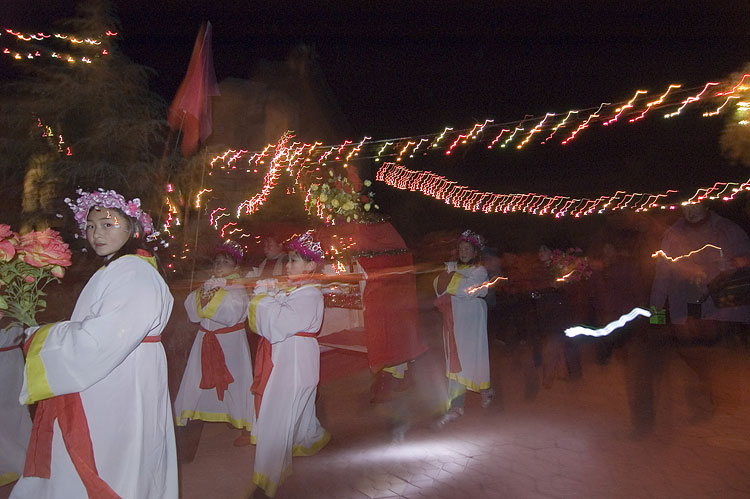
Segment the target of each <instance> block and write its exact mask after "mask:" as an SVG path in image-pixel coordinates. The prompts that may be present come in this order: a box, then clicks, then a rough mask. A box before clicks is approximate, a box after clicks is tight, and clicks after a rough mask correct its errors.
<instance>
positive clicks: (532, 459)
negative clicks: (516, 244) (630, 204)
mask: <svg viewBox="0 0 750 499" xmlns="http://www.w3.org/2000/svg"><path fill="white" fill-rule="evenodd" d="M423 312H424V313H423V314H422V315H423V317H422V318H423V324H422V325H423V333H424V337H425V340H426V341H427V343H428V344H429V346H430V351H429V352H428V353H427V354H425V355H424V356H423V357H422V358H420V359H418V360H417V361H416V362H415V363H413V365H412V368H411V374H412V375H413V385H412V386H411V388H410V389H409V390H408V391H406V392H404V394H403V395H402V396H400V397H398V398H396V399H395V400H393V401H392V402H390V403H388V404H384V405H379V406H374V405H371V404H370V402H369V398H370V394H369V383H370V374H369V372H368V371H367V368H366V366H365V364H364V362H363V360H362V359H360V358H357V357H352V356H351V355H347V354H344V353H340V352H335V351H334V352H330V353H326V354H324V355H323V357H322V364H323V367H322V370H323V376H324V378H325V380H324V381H323V383H322V384H321V386H320V400H319V417H320V419H321V422H322V423H323V424H324V426H325V427H326V428H327V429H328V430H329V431H330V432H331V434H332V435H333V438H332V440H331V442H330V444H329V445H328V446H327V447H326V448H324V449H323V450H322V451H321V452H320V453H318V454H317V455H315V456H312V457H307V458H295V461H294V472H293V474H292V475H291V477H290V478H289V479H288V480H287V481H286V482H285V483H284V484H283V486H282V488H281V489H280V491H279V494H278V496H277V497H279V498H281V499H284V498H326V499H328V498H368V497H378V498H386V497H407V498H422V497H425V498H464V497H466V498H479V497H498V498H499V497H503V498H555V497H561V498H563V497H583V498H603V497H606V498H610V497H611V498H619V497H622V498H652V497H653V498H665V497H675V498H676V497H680V498H692V497H695V498H705V497H717V498H718V497H721V498H741V497H743V498H744V497H750V431H748V429H747V428H748V423H750V350H748V349H745V348H741V347H740V348H733V349H730V348H725V347H721V348H719V349H717V350H716V354H715V356H714V358H715V359H714V360H715V362H716V365H715V367H716V369H715V376H713V380H714V383H715V385H716V386H718V387H719V388H721V389H722V391H723V392H724V393H731V394H733V403H731V404H728V405H726V406H724V405H719V406H717V407H716V411H715V413H714V414H713V415H712V416H711V417H706V418H702V419H700V420H696V419H695V418H693V417H692V416H691V413H690V411H689V410H688V407H687V405H686V403H685V388H686V387H687V386H688V382H689V381H690V379H691V376H694V374H693V373H692V372H691V371H690V370H689V369H688V368H687V366H686V365H685V364H684V363H683V362H682V361H681V360H679V358H678V357H676V356H675V355H673V353H668V355H667V357H666V359H665V360H666V362H665V363H664V367H663V372H662V374H661V378H660V382H659V385H658V389H657V404H656V426H655V428H654V430H653V432H651V433H650V434H648V435H640V434H634V433H633V431H632V427H631V424H630V421H631V417H630V410H629V404H628V393H629V390H628V386H629V383H630V381H628V380H629V374H628V373H629V367H630V366H631V365H632V363H633V359H632V353H631V352H629V350H628V349H627V348H623V349H619V350H616V351H615V354H614V357H613V359H612V360H611V362H610V363H609V364H608V365H606V366H600V365H598V364H596V363H595V362H594V361H593V353H592V352H591V351H590V349H584V351H583V376H582V378H580V379H577V380H575V381H566V380H556V381H555V383H554V384H553V385H552V386H551V387H550V388H544V387H540V384H539V382H538V381H539V380H540V378H539V374H540V373H539V372H538V369H535V368H534V367H533V365H532V363H531V356H530V353H529V351H528V348H526V347H525V346H524V345H520V346H516V347H514V348H510V347H507V346H502V345H499V344H493V346H492V349H491V358H492V380H493V383H494V385H495V387H496V389H499V393H498V396H497V398H496V401H495V403H494V404H493V405H492V406H491V407H490V408H489V409H482V408H480V406H479V397H478V396H473V397H472V396H470V397H469V398H468V401H467V410H466V415H465V416H464V417H463V418H461V419H459V420H457V421H455V422H453V423H451V424H450V425H449V426H447V427H445V428H444V429H442V430H436V429H434V428H433V425H432V422H433V418H434V415H435V409H436V407H437V406H438V402H439V399H440V398H441V387H442V386H443V383H444V377H443V374H442V372H443V366H442V353H441V351H440V339H439V336H438V332H439V329H438V328H437V325H439V318H438V317H437V315H436V314H434V312H432V311H427V310H425V311H423ZM407 428H408V431H406V432H405V434H404V430H406V429H407ZM402 434H403V435H404V438H403V441H398V440H399V437H400V436H401V435H402ZM236 435H237V432H236V430H233V429H231V428H229V427H227V426H226V425H223V424H209V425H206V426H205V428H204V430H203V435H202V439H201V442H200V446H199V448H198V452H197V455H196V458H195V460H194V461H193V462H192V463H190V464H186V465H183V466H182V468H181V475H180V479H181V487H182V498H183V499H197V498H201V499H205V498H240V497H243V494H244V493H246V492H247V491H248V490H250V489H249V481H250V477H251V474H252V468H253V454H254V448H253V447H245V448H235V447H233V446H232V441H233V439H234V438H235V437H236ZM394 440H396V441H394ZM9 488H10V487H4V488H2V489H0V498H4V497H7V494H8V493H9Z"/></svg>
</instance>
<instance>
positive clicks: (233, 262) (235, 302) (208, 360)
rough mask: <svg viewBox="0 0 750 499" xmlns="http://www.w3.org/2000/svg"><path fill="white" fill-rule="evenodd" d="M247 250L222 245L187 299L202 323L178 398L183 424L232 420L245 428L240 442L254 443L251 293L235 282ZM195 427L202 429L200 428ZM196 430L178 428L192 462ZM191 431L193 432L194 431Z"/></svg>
mask: <svg viewBox="0 0 750 499" xmlns="http://www.w3.org/2000/svg"><path fill="white" fill-rule="evenodd" d="M243 254H244V253H243V250H242V247H241V246H240V245H239V244H237V243H236V242H234V241H227V242H225V243H224V244H223V245H222V246H220V247H219V248H217V249H216V250H215V256H214V261H213V272H212V274H211V278H210V279H208V280H207V281H206V282H204V283H203V285H202V286H201V287H200V288H198V289H196V290H194V291H193V292H192V293H190V294H189V295H188V297H187V299H186V300H185V310H186V311H187V314H188V318H189V319H190V321H191V322H197V323H199V324H200V329H199V330H198V334H197V335H196V337H195V341H194V342H193V347H192V349H191V351H190V356H189V357H188V362H187V367H186V368H185V374H184V375H183V377H182V382H181V383H180V389H179V391H178V392H177V398H176V399H175V402H174V412H175V419H176V424H177V426H178V430H179V427H184V426H186V425H187V424H188V422H195V421H208V422H225V423H229V424H230V425H232V426H233V427H235V428H237V429H239V430H241V431H242V433H241V434H240V435H239V436H238V437H237V439H236V440H235V441H234V445H235V446H242V445H249V444H250V443H251V438H250V429H251V428H252V424H253V421H254V420H255V411H254V408H253V397H252V394H251V393H250V386H251V384H252V378H253V366H252V362H251V360H250V349H249V347H248V344H247V339H246V336H245V335H246V333H245V324H244V323H245V319H247V306H248V303H249V302H250V298H249V297H248V295H247V292H246V291H245V288H244V287H242V286H237V285H232V284H231V280H232V279H239V278H240V264H241V263H242V259H243ZM193 432H195V433H197V434H198V436H199V435H200V431H199V430H193ZM193 432H189V431H184V432H182V431H178V436H180V435H181V434H182V435H186V437H185V438H184V439H180V441H178V444H179V445H178V449H179V450H180V457H181V459H183V460H184V461H187V462H189V461H192V458H193V456H194V455H195V450H196V448H197V441H196V440H197V437H195V435H194V433H193ZM191 433H193V435H192V436H193V438H189V436H188V435H190V434H191Z"/></svg>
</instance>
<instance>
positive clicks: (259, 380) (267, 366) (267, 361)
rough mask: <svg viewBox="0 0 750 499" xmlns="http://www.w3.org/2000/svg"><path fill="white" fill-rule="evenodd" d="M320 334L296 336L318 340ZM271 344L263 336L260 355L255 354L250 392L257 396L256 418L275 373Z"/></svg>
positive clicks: (298, 334)
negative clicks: (267, 386)
mask: <svg viewBox="0 0 750 499" xmlns="http://www.w3.org/2000/svg"><path fill="white" fill-rule="evenodd" d="M318 334H319V332H318V333H297V334H295V335H294V336H303V337H305V338H317V337H318ZM271 351H272V346H271V342H270V341H268V339H266V338H264V337H263V336H260V337H259V340H258V353H257V354H255V368H254V369H253V384H252V386H251V387H250V391H251V392H253V394H254V395H255V417H256V418H257V417H258V416H259V415H260V404H261V402H262V401H263V393H264V392H265V391H266V385H267V384H268V379H269V378H270V377H271V371H273V360H272V357H271Z"/></svg>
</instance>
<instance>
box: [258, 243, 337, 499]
mask: <svg viewBox="0 0 750 499" xmlns="http://www.w3.org/2000/svg"><path fill="white" fill-rule="evenodd" d="M288 247H289V253H288V257H289V259H288V262H287V265H286V267H287V274H289V281H288V284H289V286H288V287H285V288H281V289H280V288H279V287H278V282H277V281H275V280H262V281H259V282H258V283H257V285H256V288H255V294H254V295H253V297H252V299H251V300H250V305H249V308H248V322H249V323H250V328H251V329H252V330H253V331H254V332H256V333H257V334H258V335H259V336H261V340H260V343H259V349H258V356H257V360H256V364H255V378H254V380H253V387H252V390H253V393H254V394H255V411H256V416H257V422H256V424H255V425H254V426H253V429H252V435H253V439H254V440H255V442H256V445H257V446H256V450H255V468H254V470H253V483H254V484H255V485H257V486H258V488H257V489H256V490H255V493H254V495H253V497H263V496H264V495H265V496H267V497H272V496H274V495H276V492H277V491H278V488H279V486H280V485H281V483H282V481H283V480H284V478H285V477H286V476H287V474H288V473H289V472H291V469H292V456H310V455H312V454H315V453H316V452H318V451H319V450H320V449H322V448H323V447H324V446H325V445H326V444H327V443H328V441H329V440H330V438H331V437H330V434H329V433H328V432H327V431H326V430H325V429H324V428H323V427H322V426H321V425H320V422H319V421H318V418H317V416H316V411H315V396H316V393H317V386H318V381H319V379H320V348H319V346H318V341H317V339H316V337H317V335H318V333H319V332H320V328H321V326H322V324H323V309H324V307H323V294H322V293H321V292H320V289H319V284H318V283H317V282H316V280H315V275H314V274H315V273H316V272H319V271H320V267H321V265H322V262H323V250H322V249H321V247H320V243H318V242H316V241H315V240H314V239H313V237H312V235H311V233H309V232H307V233H304V234H302V235H301V236H298V237H296V238H293V239H292V240H291V241H290V242H289V244H288Z"/></svg>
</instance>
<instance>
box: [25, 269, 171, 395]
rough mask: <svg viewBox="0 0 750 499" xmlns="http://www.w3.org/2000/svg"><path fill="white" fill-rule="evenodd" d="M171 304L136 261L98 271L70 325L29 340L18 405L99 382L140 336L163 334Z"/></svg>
mask: <svg viewBox="0 0 750 499" xmlns="http://www.w3.org/2000/svg"><path fill="white" fill-rule="evenodd" d="M172 302H173V298H172V295H171V294H170V293H169V288H167V286H166V284H165V283H164V281H163V280H162V278H161V276H160V275H159V274H158V272H157V271H156V270H155V269H154V268H153V267H152V266H151V265H149V263H147V262H146V261H145V260H143V259H141V258H139V257H130V256H127V257H121V258H120V259H118V260H117V261H115V262H112V263H111V264H110V265H109V266H107V267H105V268H103V269H101V270H99V271H98V272H97V274H95V275H94V277H92V278H91V280H90V281H89V283H88V284H87V285H86V288H84V290H83V292H82V293H81V296H80V297H79V300H78V303H77V304H76V310H75V311H74V313H73V318H72V320H70V321H65V322H58V323H54V324H47V325H44V326H42V327H41V328H39V329H38V330H37V331H36V332H35V333H34V335H33V336H32V337H31V338H30V339H29V345H28V353H27V359H26V370H25V373H24V384H23V389H22V392H21V396H20V400H21V402H22V403H25V404H30V403H34V402H37V401H39V400H43V399H46V398H50V397H53V396H56V395H63V394H66V393H75V392H80V391H83V390H85V389H87V388H89V387H90V386H92V385H93V384H95V383H96V382H98V381H100V380H101V379H103V378H104V377H105V376H107V375H108V374H109V373H110V372H111V371H112V370H113V369H115V368H116V367H117V366H118V365H119V364H120V363H122V362H123V360H124V359H125V358H126V357H127V356H128V355H130V354H131V353H132V352H133V350H135V349H136V348H137V347H138V346H139V345H140V343H141V341H142V340H143V338H144V337H145V336H146V335H148V334H149V333H151V332H154V333H158V332H160V331H161V329H163V327H164V325H165V324H166V322H167V320H168V319H169V314H170V312H171V310H172Z"/></svg>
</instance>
